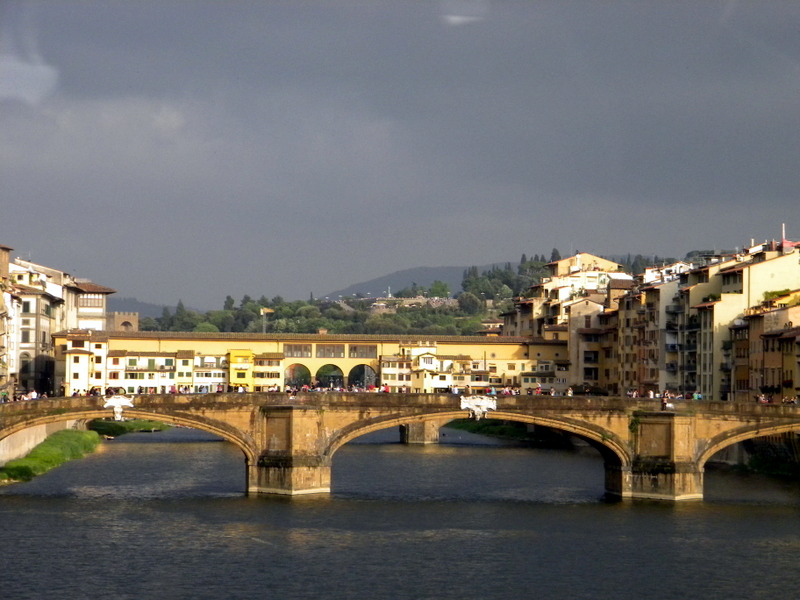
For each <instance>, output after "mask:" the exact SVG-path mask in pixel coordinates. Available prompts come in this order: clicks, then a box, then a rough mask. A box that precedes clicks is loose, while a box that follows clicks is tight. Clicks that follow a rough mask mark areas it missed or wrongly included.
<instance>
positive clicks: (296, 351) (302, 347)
mask: <svg viewBox="0 0 800 600" xmlns="http://www.w3.org/2000/svg"><path fill="white" fill-rule="evenodd" d="M283 353H284V354H285V355H286V356H290V357H292V358H311V344H284V346H283Z"/></svg>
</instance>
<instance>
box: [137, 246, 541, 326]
mask: <svg viewBox="0 0 800 600" xmlns="http://www.w3.org/2000/svg"><path fill="white" fill-rule="evenodd" d="M546 274H547V269H546V262H545V259H544V255H542V256H541V257H540V256H539V255H536V256H534V258H533V259H531V260H528V258H527V257H526V256H525V255H524V254H523V255H522V259H521V261H520V263H519V265H517V266H516V267H514V266H512V265H511V263H506V265H505V266H504V267H499V266H495V267H492V268H491V269H489V270H487V271H483V272H479V269H478V267H470V268H469V269H467V270H465V272H464V279H463V281H462V284H461V287H462V288H463V290H462V291H461V292H460V293H458V294H457V295H456V296H455V299H456V301H451V302H445V301H444V300H445V299H452V297H453V296H452V294H451V292H450V289H449V286H448V285H447V284H446V283H443V282H441V281H434V282H433V283H432V284H431V286H430V287H429V288H425V287H422V286H418V285H417V284H412V285H411V286H410V287H408V288H405V289H402V290H400V291H398V292H396V293H395V294H394V297H393V298H388V299H382V302H383V303H384V304H385V307H384V308H383V309H382V310H375V309H374V307H373V306H372V303H373V301H374V299H367V298H361V297H353V298H344V299H341V300H339V301H334V300H329V299H321V298H313V297H312V298H309V300H306V301H303V300H296V301H286V300H284V299H283V298H282V297H280V296H275V297H274V298H271V299H270V298H267V297H266V296H261V297H260V298H259V299H258V300H256V299H254V298H252V297H250V296H247V295H246V296H244V297H243V298H242V299H241V301H239V302H238V303H237V302H236V300H234V299H233V298H232V297H231V296H228V297H227V298H226V299H225V302H224V304H223V307H222V309H221V310H211V311H208V312H205V313H202V312H198V311H194V310H189V309H187V308H186V307H185V306H184V304H183V302H182V301H180V302H178V305H177V306H176V307H175V310H174V312H173V311H171V310H169V309H166V308H165V309H164V312H163V313H162V315H161V317H158V318H155V319H154V318H152V317H146V318H143V319H141V321H140V323H139V326H140V329H141V330H142V331H197V332H254V333H257V332H261V331H265V332H270V333H316V332H318V331H320V330H327V331H328V333H331V334H348V335H352V334H398V335H403V334H420V335H474V334H475V333H476V332H478V331H480V330H481V329H482V324H481V321H482V319H485V318H488V317H494V316H497V315H498V314H500V313H501V312H503V311H505V310H509V309H510V308H511V307H512V306H513V303H512V299H513V298H514V297H515V296H520V295H523V294H525V293H526V292H527V290H528V289H529V288H530V286H531V285H532V284H533V283H536V282H538V281H540V279H541V278H542V277H543V276H545V275H546ZM417 297H420V298H424V299H425V300H423V301H420V302H419V303H415V305H412V306H409V305H407V304H404V302H403V301H404V300H407V299H408V298H417ZM434 298H436V299H442V300H440V301H432V300H431V299H434ZM264 308H266V309H269V312H267V314H266V315H265V314H263V313H262V309H264Z"/></svg>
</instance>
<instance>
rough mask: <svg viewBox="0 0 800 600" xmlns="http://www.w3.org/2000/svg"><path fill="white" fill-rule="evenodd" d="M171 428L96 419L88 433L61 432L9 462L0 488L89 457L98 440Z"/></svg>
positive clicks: (0, 474)
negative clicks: (3, 484)
mask: <svg viewBox="0 0 800 600" xmlns="http://www.w3.org/2000/svg"><path fill="white" fill-rule="evenodd" d="M169 428H170V426H169V425H167V424H165V423H159V422H157V421H145V420H141V419H132V420H130V421H106V420H105V419H95V420H94V421H91V422H90V423H89V430H88V431H79V430H76V429H64V430H62V431H56V432H55V433H53V434H51V435H49V436H47V439H46V440H45V441H43V442H42V443H41V444H39V445H38V446H36V447H34V449H33V450H31V451H30V452H29V453H28V455H27V456H25V457H23V458H17V459H15V460H10V461H8V462H7V463H6V464H5V465H4V466H2V467H0V484H2V483H13V482H15V481H30V480H31V479H33V478H34V477H36V476H37V475H41V474H42V473H46V472H47V471H49V470H50V469H53V468H55V467H57V466H59V465H62V464H64V463H65V462H67V461H70V460H73V459H75V458H83V457H84V456H86V455H87V454H91V453H92V452H94V451H95V449H96V448H97V445H98V444H99V443H100V441H101V436H107V437H116V436H118V435H123V434H125V433H132V432H136V431H163V430H164V429H169Z"/></svg>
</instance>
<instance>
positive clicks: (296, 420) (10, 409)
mask: <svg viewBox="0 0 800 600" xmlns="http://www.w3.org/2000/svg"><path fill="white" fill-rule="evenodd" d="M132 400H133V407H132V408H125V409H124V416H125V417H128V418H141V419H153V420H158V421H162V422H165V423H172V424H175V425H183V426H187V427H192V428H196V429H200V430H203V431H207V432H210V433H213V434H216V435H218V436H220V437H222V438H224V439H226V440H228V441H229V442H231V443H233V444H234V445H236V446H237V447H238V448H239V449H240V450H241V451H242V453H243V454H244V457H245V465H246V473H247V485H246V489H247V491H248V493H251V494H257V493H265V494H288V495H295V494H311V493H327V492H329V491H330V483H331V464H332V460H333V456H334V454H335V453H336V451H337V450H338V449H339V448H341V447H342V446H343V445H344V444H346V443H347V442H349V441H350V440H352V439H354V438H357V437H359V436H361V435H364V434H365V433H369V432H372V431H376V430H380V429H385V428H388V427H398V426H399V427H401V428H402V430H403V431H405V434H406V441H410V442H435V441H436V440H437V439H438V428H439V427H440V426H442V425H444V424H446V423H447V422H449V421H451V420H453V419H461V418H465V417H467V416H468V415H469V412H468V411H466V410H464V409H462V408H461V398H460V397H459V396H453V395H449V394H441V395H440V394H383V393H353V394H349V393H309V394H304V395H298V396H297V397H295V398H288V397H287V396H286V395H285V394H268V393H264V394H260V393H255V394H202V395H180V394H178V395H175V394H168V395H142V396H133V397H132ZM105 402H106V399H105V398H103V397H74V398H55V399H46V400H36V401H28V402H15V403H7V404H2V405H0V444H2V443H3V441H4V440H7V439H8V438H9V436H14V435H19V434H20V433H22V432H24V431H26V430H28V429H30V428H39V429H41V428H42V427H53V426H54V424H57V423H65V424H66V423H75V422H78V423H86V422H88V421H90V420H92V419H97V418H102V417H110V416H112V414H113V413H112V409H110V408H104V404H105ZM486 418H490V419H502V420H508V421H517V422H521V423H528V424H533V425H543V426H547V427H551V428H554V429H557V430H561V431H564V432H569V433H571V434H573V435H576V436H578V437H579V438H582V439H584V440H585V441H586V442H588V443H589V444H590V445H592V446H593V447H595V448H597V450H598V451H599V452H600V454H601V456H602V457H603V460H604V462H605V486H606V492H607V494H608V495H609V496H611V497H618V498H651V499H663V500H693V499H702V497H703V471H704V466H705V464H706V462H707V461H708V460H709V459H710V458H711V457H712V456H713V455H714V454H715V453H716V452H718V451H719V450H722V449H723V448H725V447H727V446H729V445H731V444H734V443H736V442H741V441H743V440H747V439H750V438H755V437H759V436H764V435H771V434H778V433H785V432H793V431H800V406H794V405H772V404H756V403H747V404H745V403H732V402H677V403H675V406H674V409H670V410H668V411H663V410H661V405H660V402H659V401H658V400H649V399H635V400H631V399H627V398H607V397H570V398H559V397H550V396H498V397H497V408H496V410H492V411H489V413H488V414H487V415H486Z"/></svg>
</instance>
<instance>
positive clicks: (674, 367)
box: [665, 362, 678, 373]
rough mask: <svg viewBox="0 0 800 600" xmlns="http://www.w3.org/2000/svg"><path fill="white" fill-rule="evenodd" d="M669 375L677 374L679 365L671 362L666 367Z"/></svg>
mask: <svg viewBox="0 0 800 600" xmlns="http://www.w3.org/2000/svg"><path fill="white" fill-rule="evenodd" d="M665 368H666V369H667V372H668V373H676V372H677V371H678V363H674V362H669V363H667V364H666V365H665Z"/></svg>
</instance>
